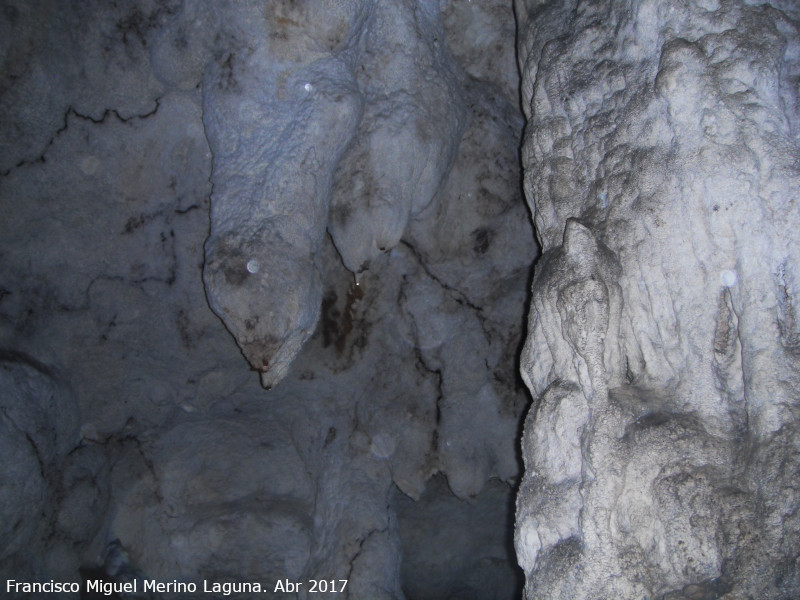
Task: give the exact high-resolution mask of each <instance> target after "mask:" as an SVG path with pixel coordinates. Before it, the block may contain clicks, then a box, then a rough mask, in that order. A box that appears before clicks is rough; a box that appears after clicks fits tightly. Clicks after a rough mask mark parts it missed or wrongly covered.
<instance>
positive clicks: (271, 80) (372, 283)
mask: <svg viewBox="0 0 800 600" xmlns="http://www.w3.org/2000/svg"><path fill="white" fill-rule="evenodd" d="M513 30H514V20H513V11H512V7H511V6H510V5H509V4H508V3H505V2H499V1H496V2H481V3H477V2H475V3H464V2H460V1H458V2H438V1H432V0H431V1H427V0H426V1H424V2H406V1H401V0H380V1H377V0H353V1H342V2H338V1H337V2H328V1H319V2H317V1H316V0H315V1H313V2H311V1H306V2H303V1H291V0H282V1H272V0H270V1H267V2H264V1H259V2H255V1H239V0H236V1H231V2H199V1H192V0H185V1H182V0H165V1H156V0H124V1H122V2H114V3H107V2H96V3H84V2H81V3H71V4H65V3H61V2H50V1H48V0H36V1H29V0H26V1H21V2H5V3H3V6H2V9H0V50H2V60H3V62H2V64H3V69H2V72H0V214H2V218H0V363H2V365H0V366H1V367H2V371H0V406H1V407H2V409H3V412H2V413H0V448H1V449H2V459H1V460H0V483H1V484H2V485H0V496H1V497H2V499H3V502H2V506H0V516H2V519H0V521H2V523H1V524H0V537H2V538H3V541H4V542H5V545H4V546H3V549H2V550H0V583H3V584H4V582H5V580H6V579H14V580H16V581H27V582H30V581H34V582H36V581H39V582H40V581H49V580H50V579H54V580H56V581H67V582H81V580H82V578H85V579H87V580H88V579H90V578H92V577H105V578H106V579H107V580H108V581H109V582H112V581H113V582H114V583H115V584H120V585H121V584H123V583H125V582H130V581H140V582H141V581H144V580H147V579H151V580H156V581H161V582H178V583H182V584H188V583H190V582H192V583H196V584H197V585H198V589H199V590H201V591H202V589H203V588H202V585H203V584H202V582H203V580H207V581H209V582H222V583H227V584H230V585H231V586H233V584H237V585H238V584H245V583H252V582H260V583H261V584H262V585H263V586H265V587H268V589H269V591H270V592H272V591H273V590H274V589H275V584H276V582H278V581H291V582H301V581H302V582H305V584H304V585H303V586H302V587H301V588H300V591H299V592H298V591H297V589H296V588H295V589H294V591H282V590H280V589H279V590H278V592H276V593H275V594H274V596H273V597H285V598H311V597H313V598H319V597H328V598H334V597H335V598H353V599H369V600H382V599H385V600H390V599H391V600H400V599H402V598H406V599H408V600H414V599H418V600H421V599H422V598H426V597H430V595H429V594H434V593H439V592H440V591H441V593H446V594H451V595H452V594H456V595H460V596H459V597H475V598H485V597H489V596H492V595H493V596H494V597H497V598H500V597H502V598H503V599H508V600H510V599H511V598H513V597H514V596H515V595H518V592H519V585H520V580H521V578H520V571H519V569H518V567H517V566H516V564H515V562H516V561H515V559H514V556H513V548H512V547H511V544H510V543H509V540H510V532H511V522H512V520H513V519H512V513H513V501H512V496H513V491H514V486H515V485H516V482H517V481H518V477H519V474H520V466H521V465H520V461H519V460H518V445H517V432H518V428H519V422H520V418H521V416H522V414H523V412H524V408H525V406H526V404H527V393H526V391H525V389H524V385H523V384H522V382H521V380H520V379H519V376H518V373H517V354H518V350H519V348H520V347H521V344H522V340H523V327H524V312H525V302H526V297H527V293H528V289H527V288H528V284H529V276H530V266H531V264H532V263H533V261H534V260H535V258H536V255H537V247H536V243H535V238H534V235H533V228H532V224H531V221H530V216H529V212H528V209H527V207H526V206H525V204H524V200H523V198H522V194H521V188H520V185H519V181H520V172H519V161H518V146H519V138H520V132H521V128H522V125H523V119H522V115H521V113H520V111H519V110H518V105H517V94H516V80H517V72H516V66H515V64H514V60H513V56H514V36H513ZM243 355H244V356H243ZM265 388H271V389H270V390H269V391H268V390H266V389H265ZM439 531H441V534H438V533H437V532H439ZM465 540H466V541H465ZM421 547H423V548H426V549H432V548H436V549H437V550H436V553H437V556H438V559H439V560H441V561H443V562H444V563H446V564H447V565H448V569H447V578H446V580H445V581H444V584H443V583H442V580H441V577H440V573H439V572H438V571H437V570H431V569H426V570H424V571H418V570H417V569H416V568H415V567H416V565H419V562H418V561H417V559H416V556H417V555H418V551H419V549H420V548H421ZM311 579H318V580H319V579H324V580H337V581H338V580H340V579H344V580H347V581H348V584H347V587H346V591H345V593H343V594H339V593H333V592H331V591H328V592H326V593H321V594H319V593H318V594H312V593H310V592H309V588H310V586H309V585H308V581H309V580H311ZM239 588H240V589H241V586H239ZM286 588H287V586H284V590H286ZM3 589H4V591H7V590H6V588H5V587H4V588H3ZM16 589H17V588H14V590H16ZM19 589H20V590H22V589H23V588H19ZM174 589H175V586H173V591H169V590H167V591H166V592H165V593H164V594H163V597H164V598H170V597H175V594H174V593H173V592H174ZM232 589H233V588H232ZM14 595H16V597H19V598H23V597H28V596H26V595H25V593H24V592H23V591H20V592H19V593H16V592H15V593H14ZM198 596H199V597H205V596H204V595H203V593H202V592H201V593H199V594H198ZM65 597H67V598H70V599H72V598H75V599H77V597H78V596H77V595H75V594H73V595H71V596H69V595H68V596H65ZM207 597H211V596H207ZM230 597H236V595H235V594H234V595H232V596H230ZM238 597H241V598H247V597H251V596H248V594H247V593H240V594H239V595H238Z"/></svg>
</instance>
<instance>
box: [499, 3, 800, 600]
mask: <svg viewBox="0 0 800 600" xmlns="http://www.w3.org/2000/svg"><path fill="white" fill-rule="evenodd" d="M515 6H516V10H517V16H518V19H519V23H520V37H519V44H518V50H519V57H520V64H521V69H522V75H523V82H522V90H523V106H524V109H525V112H526V116H527V118H528V124H527V128H526V134H525V141H524V148H523V164H524V167H525V190H526V194H527V196H528V200H529V203H530V205H531V208H532V210H533V211H534V215H535V223H536V227H537V233H538V235H539V238H540V241H541V243H542V247H543V250H544V254H543V256H542V259H541V260H540V262H539V263H538V264H537V267H536V275H535V279H534V282H533V298H532V305H531V311H530V317H529V328H528V340H527V343H526V346H525V348H524V350H523V353H522V375H523V378H524V379H525V381H526V383H527V384H528V386H529V387H530V389H531V391H532V393H533V395H534V404H533V406H532V408H531V410H530V412H529V415H528V417H527V421H526V425H525V432H524V437H523V444H522V446H523V453H524V459H525V469H526V474H525V478H524V481H523V483H522V485H521V488H520V492H519V496H518V507H517V532H516V547H517V553H518V557H519V561H520V565H521V566H522V567H523V568H524V570H525V572H526V577H527V585H526V594H527V597H528V598H540V597H542V598H571V599H574V598H609V597H617V598H660V597H662V596H663V597H665V598H684V597H699V596H697V595H698V594H700V595H701V596H702V597H715V598H716V597H725V598H740V597H752V598H789V597H795V596H796V595H797V594H798V593H800V579H798V576H797V573H798V566H800V565H798V564H797V556H798V550H800V536H799V535H798V518H797V505H798V501H800V498H798V496H797V493H796V485H795V484H794V483H793V481H794V480H795V479H796V478H797V477H798V474H800V465H799V464H798V462H797V458H798V454H797V448H798V444H800V438H798V429H797V423H798V416H799V415H798V400H797V399H798V397H800V394H799V392H800V376H799V375H800V360H798V353H797V344H796V338H797V335H798V333H797V327H796V324H795V319H794V316H793V315H795V314H796V311H797V308H798V296H797V293H798V288H797V281H798V280H799V279H798V278H799V277H800V263H798V260H799V259H800V250H799V249H800V244H799V243H798V242H800V238H799V234H798V231H800V229H799V228H798V227H797V224H798V219H799V218H800V217H799V216H798V214H799V213H798V210H797V206H796V201H795V198H796V197H797V193H798V186H799V185H800V177H799V176H800V171H798V167H797V165H798V162H797V160H798V157H800V152H799V150H800V149H799V148H798V133H797V124H798V122H800V120H798V117H800V114H799V113H798V103H797V85H796V82H797V77H798V75H800V67H799V66H798V62H797V60H796V57H797V56H798V51H800V34H799V30H798V26H799V25H800V21H799V20H798V19H799V18H800V13H798V11H797V7H796V6H795V5H794V4H791V3H773V5H759V6H751V5H749V4H748V3H745V2H702V3H688V4H687V3H681V2H667V3H664V2H648V1H642V2H632V3H631V2H607V3H588V2H579V1H578V2H575V1H573V2H567V3H556V2H524V1H519V2H517V3H516V5H515ZM773 460H774V461H775V462H774V463H773V462H771V461H773ZM779 465H780V466H779ZM703 594H705V595H703Z"/></svg>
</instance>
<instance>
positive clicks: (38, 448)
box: [0, 350, 78, 579]
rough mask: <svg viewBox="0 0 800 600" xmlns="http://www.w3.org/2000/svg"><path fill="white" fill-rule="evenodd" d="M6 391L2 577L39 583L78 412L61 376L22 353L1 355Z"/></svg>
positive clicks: (0, 439) (1, 443)
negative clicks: (34, 578)
mask: <svg viewBox="0 0 800 600" xmlns="http://www.w3.org/2000/svg"><path fill="white" fill-rule="evenodd" d="M0 389H2V390H3V394H2V397H0V451H1V452H2V456H3V460H2V463H0V464H1V465H2V466H0V536H1V537H2V539H3V542H4V543H3V549H2V550H0V573H2V574H3V575H8V576H9V577H11V578H17V579H19V578H20V577H25V576H27V577H35V576H37V575H40V574H41V571H40V569H41V563H40V561H39V556H40V555H42V554H44V553H45V552H46V551H47V548H48V539H49V538H50V537H51V536H52V533H53V530H52V520H53V519H54V516H55V515H56V509H57V507H58V504H59V502H60V500H61V499H62V498H63V496H64V493H65V491H64V489H63V488H62V487H61V486H60V477H59V475H60V471H61V469H62V467H63V466H64V464H65V462H66V461H65V458H66V455H67V453H68V452H69V451H70V450H71V449H72V448H73V447H74V446H75V443H76V441H77V437H78V411H77V406H76V405H75V402H74V400H73V398H72V396H71V394H70V392H69V390H68V389H65V386H64V384H63V382H62V381H59V378H58V376H57V375H56V374H55V373H54V372H53V371H52V370H51V369H50V368H49V367H47V366H45V365H43V364H42V363H40V362H39V361H37V360H35V359H33V358H32V357H30V356H27V355H25V354H22V353H20V352H9V351H5V350H4V351H0Z"/></svg>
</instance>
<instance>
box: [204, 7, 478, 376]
mask: <svg viewBox="0 0 800 600" xmlns="http://www.w3.org/2000/svg"><path fill="white" fill-rule="evenodd" d="M331 6H333V5H329V4H328V3H316V4H315V3H300V4H296V3H294V2H271V3H268V4H263V3H261V2H255V3H242V2H234V3H230V4H226V5H225V6H224V7H220V6H217V5H215V6H214V8H213V10H209V11H208V14H207V15H206V18H208V19H212V20H213V21H214V23H215V26H214V29H215V30H216V31H217V36H218V37H217V39H220V38H221V39H222V41H218V42H217V43H216V44H215V46H214V49H213V54H214V59H213V60H212V61H211V62H210V63H209V66H208V67H207V68H206V72H205V76H204V81H203V90H204V101H203V106H204V117H203V120H204V123H205V127H206V133H207V135H208V140H209V145H210V147H211V151H212V152H213V154H214V163H213V172H212V182H213V183H214V191H213V194H212V198H211V200H212V210H211V234H210V236H209V238H208V240H207V242H206V266H205V270H204V280H205V285H206V291H207V294H208V298H209V302H210V305H211V307H212V309H213V310H214V311H215V312H216V313H217V315H219V316H220V317H221V318H222V320H223V321H224V322H225V324H226V326H227V327H228V329H229V330H230V331H231V333H233V336H234V338H235V339H236V341H237V343H238V344H239V347H240V348H241V350H242V352H243V354H244V355H245V357H246V358H247V360H248V361H249V362H250V364H251V366H252V367H253V368H254V369H256V370H258V371H260V372H261V373H262V383H263V384H264V386H265V387H272V385H274V384H275V383H277V382H278V381H280V380H281V379H282V378H283V377H284V376H285V374H286V372H287V370H288V367H289V364H290V363H291V361H292V360H293V359H294V357H295V356H296V355H297V353H298V352H299V351H300V348H301V346H302V345H303V343H304V342H305V341H306V340H307V339H308V338H309V337H310V336H311V334H312V333H313V331H314V328H315V326H316V324H317V320H318V318H319V307H320V302H321V300H322V294H323V290H322V276H321V272H320V271H321V269H322V263H321V258H320V252H321V245H322V242H323V238H324V236H325V232H326V229H327V230H329V231H330V235H331V238H332V239H333V242H334V244H335V245H336V248H337V250H338V251H339V253H340V255H341V258H342V262H343V263H344V265H345V266H346V267H347V268H348V269H349V270H350V271H352V272H353V273H354V274H355V276H356V277H357V278H358V277H359V276H360V274H361V273H362V272H363V271H364V270H366V269H367V268H369V265H370V263H371V261H374V260H375V259H376V258H377V257H378V256H379V255H380V254H382V253H384V252H387V251H389V250H391V249H392V248H394V247H395V246H396V245H397V244H398V243H399V241H400V240H401V238H402V237H403V235H404V233H405V231H406V228H407V224H408V221H409V219H410V218H412V217H414V216H415V215H418V214H419V213H420V212H421V211H423V210H425V209H426V208H428V207H429V205H430V204H431V202H433V200H434V198H435V197H437V195H438V193H439V191H440V189H441V187H442V183H443V181H444V179H445V178H446V176H447V174H448V172H449V170H450V166H451V165H452V163H453V161H454V160H455V152H456V148H457V147H458V143H459V139H460V133H461V130H462V128H463V123H464V117H465V111H464V106H463V101H462V99H461V96H462V94H461V87H460V85H459V84H458V80H457V76H456V72H455V69H454V68H453V66H452V61H451V60H450V59H449V57H448V55H447V54H446V45H445V43H444V42H445V40H444V30H443V28H442V25H441V19H440V16H439V11H438V7H437V6H436V4H435V3H428V2H424V3H421V4H419V5H418V6H414V5H410V4H406V3H403V2H378V3H372V2H363V1H361V2H343V3H336V4H335V6H336V8H335V10H334V11H333V14H331ZM345 149H347V153H346V155H345V157H344V160H343V162H342V163H341V164H340V159H342V157H343V155H344V151H345ZM334 170H336V176H335V178H334ZM332 188H333V189H332ZM329 213H330V215H331V221H330V225H329V224H328V215H329Z"/></svg>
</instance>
